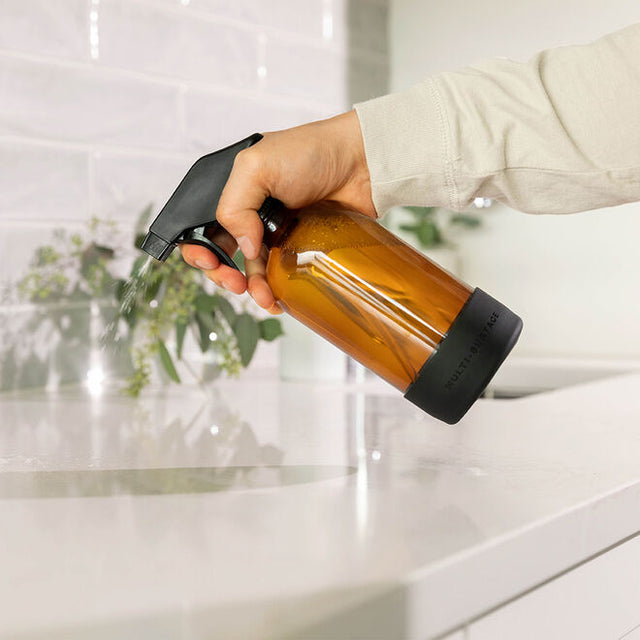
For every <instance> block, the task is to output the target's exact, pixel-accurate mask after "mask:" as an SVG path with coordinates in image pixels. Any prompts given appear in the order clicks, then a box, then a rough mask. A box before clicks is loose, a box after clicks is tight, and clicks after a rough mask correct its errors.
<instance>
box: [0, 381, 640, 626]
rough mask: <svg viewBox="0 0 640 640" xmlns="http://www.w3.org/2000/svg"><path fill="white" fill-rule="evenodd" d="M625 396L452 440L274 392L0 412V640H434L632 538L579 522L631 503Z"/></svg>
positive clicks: (421, 423) (466, 425)
mask: <svg viewBox="0 0 640 640" xmlns="http://www.w3.org/2000/svg"><path fill="white" fill-rule="evenodd" d="M639 383H640V377H638V376H626V377H622V378H617V379H613V380H607V381H604V382H600V383H592V384H589V385H584V386H582V387H576V388H574V389H566V390H564V391H561V392H556V393H550V394H543V395H540V396H536V397H530V398H523V399H520V400H509V401H480V402H479V403H478V404H477V405H476V407H474V409H473V410H472V412H471V413H470V414H469V415H468V417H466V418H465V419H464V420H463V421H462V422H461V423H460V424H459V425H457V426H455V427H449V426H446V425H443V424H442V423H439V422H437V421H435V420H433V419H431V418H429V417H428V416H426V415H424V414H422V413H421V412H419V411H418V410H417V409H415V408H414V407H412V406H411V405H410V404H409V403H407V402H406V401H404V400H403V399H402V398H401V397H400V396H399V395H397V394H396V393H395V392H393V391H392V390H389V389H388V388H386V387H383V386H375V385H374V386H367V385H365V386H361V387H358V386H352V387H348V386H347V387H340V386H331V385H309V384H291V383H290V384H285V383H282V382H278V381H277V380H276V379H275V377H274V375H272V374H271V372H267V373H264V374H263V373H260V372H258V373H254V374H252V375H247V376H245V377H244V378H243V379H241V380H239V381H229V380H221V381H219V382H217V383H216V384H215V385H214V386H213V387H212V390H211V392H210V393H209V394H207V395H206V396H205V395H203V394H202V393H201V392H200V391H198V390H196V389H190V388H183V387H175V388H171V389H168V390H164V389H162V390H159V391H158V393H149V394H147V395H146V396H145V397H144V398H142V399H141V400H139V401H130V400H126V399H124V398H122V397H120V396H118V395H116V394H106V395H104V396H102V397H99V398H91V397H89V396H87V395H85V394H84V393H83V392H82V390H80V389H75V390H74V389H69V390H66V391H63V392H59V393H57V394H55V395H44V394H36V393H22V394H19V395H5V396H0V412H1V415H2V422H1V424H2V426H1V429H0V505H1V506H2V511H3V516H4V517H3V522H4V525H3V530H2V533H0V541H1V543H2V544H0V564H1V566H2V567H3V574H4V580H3V581H2V586H1V587H0V599H1V600H0V601H2V602H3V608H5V611H4V612H3V614H2V616H0V637H3V638H4V637H7V638H9V637H11V638H13V637H16V636H18V635H20V637H46V638H63V637H64V638H75V637H78V638H91V637H100V638H102V637H106V635H110V636H111V637H113V636H118V637H119V636H122V635H124V634H133V635H134V636H135V637H154V638H155V637H161V638H164V637H167V638H169V637H170V638H205V637H206V638H218V637H219V638H225V639H226V638H244V639H249V638H258V637H260V638H262V637H292V638H293V637H327V635H326V634H328V633H329V632H330V630H332V629H333V630H334V631H335V630H336V629H340V630H341V631H340V633H343V632H344V633H346V632H347V631H345V630H348V633H349V634H351V635H350V636H349V637H371V635H367V634H370V632H371V630H372V629H375V630H376V633H379V634H380V635H379V636H376V637H404V636H405V635H406V636H411V637H413V636H414V635H420V636H421V637H425V638H426V637H431V636H433V635H436V634H438V633H442V632H444V631H446V630H447V629H449V628H453V627H455V625H456V624H457V623H460V622H461V621H464V620H465V619H468V617H469V616H471V615H477V614H478V613H480V612H481V611H483V610H486V609H488V608H490V607H492V606H496V604H499V603H500V602H502V601H505V600H506V599H508V598H509V597H512V596H513V595H514V593H516V592H518V590H519V591H522V590H524V589H527V588H530V587H531V586H533V585H534V584H536V583H538V582H540V581H542V580H545V579H548V578H549V577H550V576H552V575H555V574H557V573H559V572H561V571H563V570H564V569H566V568H567V567H568V566H571V565H572V564H575V563H576V562H577V561H580V560H581V559H584V558H585V557H588V556H589V555H590V554H593V553H594V552H597V551H598V550H599V549H602V548H605V547H606V546H608V545H610V544H612V543H614V542H615V541H617V540H620V539H622V538H624V537H625V536H628V535H630V534H632V533H635V532H636V531H638V530H640V521H638V522H636V520H637V519H638V517H640V516H636V517H635V518H634V517H628V518H627V519H626V520H624V522H623V521H622V520H620V522H618V523H617V524H616V525H615V526H609V527H607V528H606V530H604V529H603V530H602V531H600V532H598V531H596V532H595V533H594V532H593V530H592V527H591V525H592V523H591V522H590V521H589V519H588V518H587V517H586V516H585V513H586V512H582V511H581V510H580V508H578V507H577V505H588V504H590V503H594V502H595V503H598V504H599V503H600V502H602V501H607V504H608V506H609V508H610V509H612V510H614V511H615V512H616V513H618V512H620V513H622V512H624V511H625V510H626V509H628V508H629V507H630V505H631V504H632V503H629V500H632V498H633V496H632V495H631V494H629V493H628V492H629V490H630V488H631V489H633V490H636V491H637V487H638V486H640V467H639V466H638V464H637V460H638V459H639V456H640V433H639V432H638V431H637V427H636V425H637V424H638V422H640V420H639V418H640V401H639V400H638V398H637V396H638V394H636V393H634V392H633V389H635V388H636V387H637V385H638V384H639ZM616 399H617V400H616ZM612 406H613V407H616V409H615V411H614V410H611V409H610V408H611V407H612ZM631 510H633V509H631ZM636 512H637V509H636ZM551 526H553V527H555V529H554V531H556V530H557V535H558V540H557V541H552V542H553V543H554V544H555V545H556V547H555V550H554V553H553V554H551V555H549V554H548V553H547V551H546V550H545V548H544V545H542V546H541V543H540V541H541V540H543V539H544V540H546V542H545V545H548V544H549V531H550V527H551ZM590 527H591V528H590ZM587 528H590V529H589V530H590V534H589V536H585V535H583V534H584V531H585V530H586V529H587ZM567 535H569V538H568V539H569V540H571V543H570V544H569V543H568V542H567V541H566V540H567ZM571 535H573V536H575V537H574V538H572V537H571ZM544 536H547V537H546V538H545V537H544ZM578 538H579V539H580V540H581V542H580V543H576V542H575V540H576V539H578ZM507 539H508V540H509V541H510V542H509V544H507V543H506V542H505V541H506V540H507ZM514 554H515V555H514ZM519 554H529V557H531V558H535V559H536V560H535V562H532V563H531V564H530V566H524V567H522V566H521V567H520V568H519V570H518V572H515V573H514V572H513V570H512V563H513V559H514V557H516V556H519ZM487 571H491V572H492V573H493V575H494V576H503V579H501V580H496V581H495V584H491V585H487V584H486V575H487V574H486V572H487ZM483 576H484V578H483ZM483 581H484V582H483ZM447 585H448V587H447ZM452 585H456V588H455V591H456V594H455V595H456V599H455V602H456V603H455V604H453V605H452V604H451V595H452V593H451V590H452ZM416 590H417V591H416ZM421 598H422V599H421ZM424 598H427V600H428V603H429V606H428V607H427V606H426V604H427V602H426V601H424ZM440 602H441V604H442V605H443V606H440V604H438V603H440ZM444 603H447V605H446V606H444ZM414 609H415V610H414ZM34 611H37V615H34V613H33V612H34Z"/></svg>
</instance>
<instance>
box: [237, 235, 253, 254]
mask: <svg viewBox="0 0 640 640" xmlns="http://www.w3.org/2000/svg"><path fill="white" fill-rule="evenodd" d="M238 246H239V247H240V251H242V253H244V255H245V256H247V257H249V256H255V253H256V249H255V247H254V246H253V242H251V240H249V238H248V236H241V237H240V238H238Z"/></svg>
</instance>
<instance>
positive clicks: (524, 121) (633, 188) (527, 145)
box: [356, 24, 640, 214]
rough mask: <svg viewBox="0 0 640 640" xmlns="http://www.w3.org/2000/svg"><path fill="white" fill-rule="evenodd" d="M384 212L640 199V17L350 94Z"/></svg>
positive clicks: (582, 206)
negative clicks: (356, 97) (519, 58)
mask: <svg viewBox="0 0 640 640" xmlns="http://www.w3.org/2000/svg"><path fill="white" fill-rule="evenodd" d="M356 111H357V113H358V116H359V119H360V124H361V128H362V132H363V137H364V143H365V151H366V156H367V163H368V166H369V172H370V175H371V186H372V193H373V200H374V204H375V206H376V209H377V211H378V213H380V214H382V213H383V212H384V211H386V210H387V209H388V208H390V207H391V206H394V205H397V204H422V205H427V206H442V207H447V208H451V209H462V208H464V207H466V206H467V205H468V204H469V203H470V202H471V201H473V199H474V198H476V197H480V196H482V197H490V198H496V199H498V200H500V201H503V202H505V203H506V204H508V205H510V206H512V207H514V208H516V209H520V210H522V211H528V212H539V213H564V212H572V211H581V210H587V209H595V208H598V207H603V206H612V205H616V204H621V203H623V202H630V201H635V200H640V24H639V25H634V26H632V27H629V28H627V29H625V30H623V31H620V32H617V33H614V34H611V35H609V36H606V37H604V38H601V39H600V40H597V41H595V42H594V43H591V44H589V45H585V46H574V47H561V48H558V49H552V50H549V51H545V52H542V53H540V54H538V55H537V56H535V57H534V58H533V59H532V60H531V61H529V62H528V63H526V64H520V63H516V62H512V61H509V60H491V61H488V62H484V63H481V64H478V65H475V66H472V67H468V68H466V69H463V70H461V71H458V72H452V73H442V74H438V75H435V76H432V77H431V78H429V79H428V80H426V81H425V82H423V83H421V84H419V85H417V86H415V87H413V88H411V89H409V90H408V91H405V92H402V93H398V94H392V95H390V96H384V97H382V98H378V99H375V100H371V101H369V102H365V103H361V104H359V105H356Z"/></svg>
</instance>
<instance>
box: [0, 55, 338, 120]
mask: <svg viewBox="0 0 640 640" xmlns="http://www.w3.org/2000/svg"><path fill="white" fill-rule="evenodd" d="M3 58H4V59H8V60H20V61H24V62H30V63H36V64H42V65H49V66H54V67H59V68H61V69H71V70H76V71H86V72H91V74H96V75H98V76H99V75H103V76H109V75H111V76H116V77H120V78H121V79H127V80H134V81H137V82H141V83H147V84H151V85H156V86H162V87H165V88H170V89H174V90H176V91H178V90H179V89H180V87H181V86H186V87H187V90H188V91H200V92H204V93H219V94H223V95H227V96H233V97H238V98H246V99H249V100H266V101H267V102H272V103H273V104H274V105H275V106H277V105H287V106H292V107H302V108H307V109H313V110H317V109H318V107H320V109H334V108H336V105H334V104H332V103H319V102H318V101H317V100H315V99H313V98H305V97H300V96H299V95H294V94H287V93H278V92H272V91H265V90H263V89H260V88H259V86H257V85H256V86H255V87H252V88H247V89H241V88H237V87H229V86H227V85H222V84H217V83H206V82H203V81H199V80H188V81H185V80H184V79H183V78H180V77H177V76H163V75H160V74H153V73H151V74H149V73H146V72H144V71H137V70H135V69H126V68H124V67H113V66H107V65H103V64H94V63H93V62H85V61H78V60H68V59H66V60H65V59H61V58H51V57H47V56H43V55H41V54H34V53H26V52H22V51H13V50H11V49H3V48H2V47H0V60H2V59H3Z"/></svg>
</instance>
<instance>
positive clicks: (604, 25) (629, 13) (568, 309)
mask: <svg viewBox="0 0 640 640" xmlns="http://www.w3.org/2000/svg"><path fill="white" fill-rule="evenodd" d="M639 20H640V9H639V7H638V3H637V0H610V1H608V2H603V1H602V0H517V1H514V0H483V2H468V1H467V0H429V1H428V2H427V1H424V0H392V2H391V31H390V34H391V35H390V50H391V83H392V89H394V90H400V89H403V88H406V87H408V86H410V85H412V84H414V83H416V82H419V81H420V80H421V79H423V78H424V77H426V76H427V75H428V74H430V73H435V72H438V71H443V70H450V69H455V68H459V67H461V66H465V65H466V64H470V63H472V62H476V61H477V60H479V59H482V58H487V57H493V56H504V57H509V58H512V59H516V60H522V61H524V60H526V59H527V58H528V57H530V56H531V55H532V54H533V53H535V52H536V51H538V50H540V49H544V48H547V47H552V46H558V45H562V44H571V43H581V42H588V41H590V40H592V39H594V38H597V37H598V36H600V35H603V34H605V33H607V32H609V31H613V30H615V29H618V28H621V27H624V26H626V25H628V24H631V23H633V22H637V21H639ZM639 238H640V205H638V204H631V205H625V206H621V207H617V208H615V209H607V210H602V211H598V212H589V213H584V214H576V215H571V216H527V215H525V214H521V213H518V212H515V211H512V210H509V209H507V208H506V207H502V206H500V205H494V207H492V209H490V210H489V212H488V213H487V214H486V218H485V227H484V229H483V230H482V231H480V232H479V233H477V234H473V235H468V236H466V239H465V240H464V241H463V242H462V243H461V251H462V261H463V265H464V276H465V278H466V279H467V280H468V281H470V283H472V284H475V285H477V286H480V287H482V288H484V289H486V290H488V291H489V292H492V293H494V294H495V295H497V297H499V298H500V299H502V300H503V301H504V302H505V303H507V304H508V305H509V306H511V307H512V308H513V309H514V310H517V311H519V312H520V313H521V314H522V316H523V318H524V321H525V329H524V332H523V335H522V338H521V340H520V343H519V345H518V347H517V351H518V352H519V353H520V354H521V355H535V356H552V357H564V356H567V357H572V358H590V357H595V358H613V359H622V360H624V359H628V358H638V357H640V296H638V291H640V257H639V252H638V249H637V246H638V239H639Z"/></svg>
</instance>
